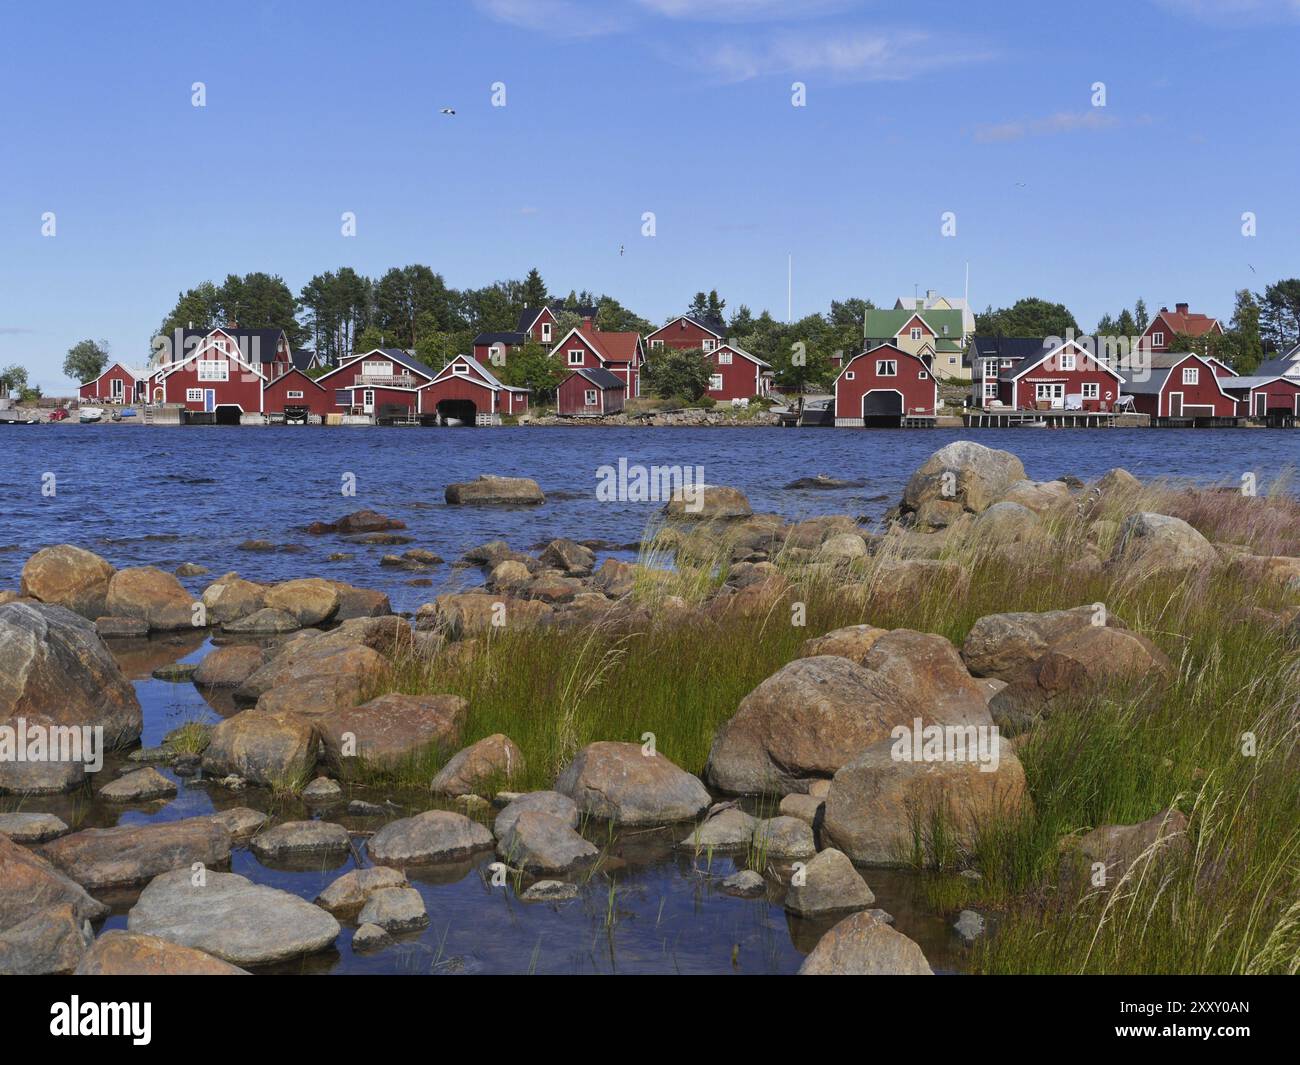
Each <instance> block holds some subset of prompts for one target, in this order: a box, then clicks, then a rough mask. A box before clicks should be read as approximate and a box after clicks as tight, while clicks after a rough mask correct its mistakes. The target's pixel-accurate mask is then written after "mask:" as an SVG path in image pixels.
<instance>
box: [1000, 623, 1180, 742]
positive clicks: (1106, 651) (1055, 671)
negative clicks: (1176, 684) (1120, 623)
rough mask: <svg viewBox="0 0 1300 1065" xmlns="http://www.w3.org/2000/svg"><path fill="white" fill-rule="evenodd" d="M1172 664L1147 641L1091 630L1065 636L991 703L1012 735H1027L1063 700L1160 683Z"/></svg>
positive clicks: (1124, 632) (1106, 630) (1102, 628)
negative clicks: (1025, 731) (1026, 731)
mask: <svg viewBox="0 0 1300 1065" xmlns="http://www.w3.org/2000/svg"><path fill="white" fill-rule="evenodd" d="M1172 673H1173V665H1172V664H1171V663H1170V661H1169V659H1168V658H1167V657H1166V656H1165V654H1164V652H1163V651H1161V650H1160V648H1158V647H1157V646H1156V645H1155V644H1154V643H1152V642H1151V641H1150V640H1149V639H1147V638H1146V637H1145V636H1139V635H1138V634H1137V633H1134V632H1128V631H1127V630H1125V629H1112V628H1108V627H1106V626H1100V625H1090V626H1088V627H1086V628H1082V629H1079V630H1077V631H1075V632H1072V633H1069V634H1068V635H1066V636H1063V637H1061V638H1060V639H1058V640H1056V641H1055V642H1054V643H1052V644H1050V645H1049V646H1048V648H1047V650H1046V651H1044V652H1043V654H1042V655H1040V656H1039V657H1038V658H1037V659H1035V660H1034V661H1033V662H1030V663H1029V664H1028V665H1027V666H1025V667H1024V668H1023V669H1022V670H1021V671H1020V672H1019V673H1017V674H1015V675H1014V676H1012V677H1011V678H1010V680H1009V681H1008V682H1007V685H1006V687H1005V688H1003V689H1001V690H1000V691H998V692H996V693H995V694H994V695H993V696H992V697H991V698H990V699H989V712H990V713H991V714H992V715H993V720H994V721H996V722H997V723H998V725H999V726H1000V727H1001V728H1002V729H1003V731H1004V732H1006V733H1008V734H1014V733H1016V732H1020V731H1023V729H1024V728H1025V727H1027V726H1028V725H1029V724H1031V723H1032V722H1033V720H1034V719H1035V718H1036V717H1039V716H1044V715H1047V714H1048V713H1050V712H1051V710H1052V708H1053V706H1054V704H1055V703H1057V702H1058V701H1062V700H1066V699H1069V698H1072V697H1078V696H1081V695H1085V696H1086V695H1088V694H1090V693H1092V692H1095V691H1099V690H1101V689H1103V688H1105V687H1108V686H1111V685H1123V684H1134V683H1138V682H1144V683H1148V682H1154V683H1159V682H1161V681H1164V680H1166V679H1168V678H1169V676H1170V675H1171V674H1172Z"/></svg>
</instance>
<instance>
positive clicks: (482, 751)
mask: <svg viewBox="0 0 1300 1065" xmlns="http://www.w3.org/2000/svg"><path fill="white" fill-rule="evenodd" d="M523 768H524V753H523V751H521V750H520V749H519V747H518V746H517V745H516V744H515V741H514V740H512V739H511V738H510V737H509V736H506V735H504V734H503V733H500V732H496V733H493V734H492V735H491V736H485V737H483V739H481V740H479V741H478V742H477V743H472V744H470V745H469V746H468V747H466V748H465V749H464V750H461V751H457V752H456V753H455V754H454V755H452V756H451V758H450V759H449V760H448V762H447V764H446V765H444V766H443V767H442V768H441V769H440V770H438V772H437V774H436V775H435V776H434V778H433V781H432V782H431V783H430V785H429V787H430V788H431V789H432V791H433V793H434V794H435V795H445V796H448V797H451V798H455V797H456V796H457V795H471V794H473V795H477V794H480V793H488V794H491V793H492V792H493V791H495V790H498V789H500V788H502V787H506V786H508V785H509V783H510V781H511V780H512V779H513V778H514V777H515V776H516V775H518V774H519V773H520V772H522V771H523Z"/></svg>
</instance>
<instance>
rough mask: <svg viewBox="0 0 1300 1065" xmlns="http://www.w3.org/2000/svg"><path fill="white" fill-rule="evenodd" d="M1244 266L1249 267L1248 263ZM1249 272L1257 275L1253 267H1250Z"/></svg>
mask: <svg viewBox="0 0 1300 1065" xmlns="http://www.w3.org/2000/svg"><path fill="white" fill-rule="evenodd" d="M1246 265H1247V266H1250V263H1247V264H1246ZM1250 272H1251V273H1252V274H1257V273H1259V271H1258V270H1256V269H1255V268H1254V267H1253V266H1250Z"/></svg>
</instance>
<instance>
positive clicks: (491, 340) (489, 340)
mask: <svg viewBox="0 0 1300 1065" xmlns="http://www.w3.org/2000/svg"><path fill="white" fill-rule="evenodd" d="M527 335H528V334H527V333H514V332H509V333H480V334H479V335H478V336H476V337H475V338H474V344H475V346H477V345H479V344H522V343H523V342H524V339H525V338H526V337H527Z"/></svg>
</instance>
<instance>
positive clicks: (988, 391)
mask: <svg viewBox="0 0 1300 1065" xmlns="http://www.w3.org/2000/svg"><path fill="white" fill-rule="evenodd" d="M984 398H985V399H997V398H998V383H997V382H996V381H987V380H986V381H985V382H984Z"/></svg>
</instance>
